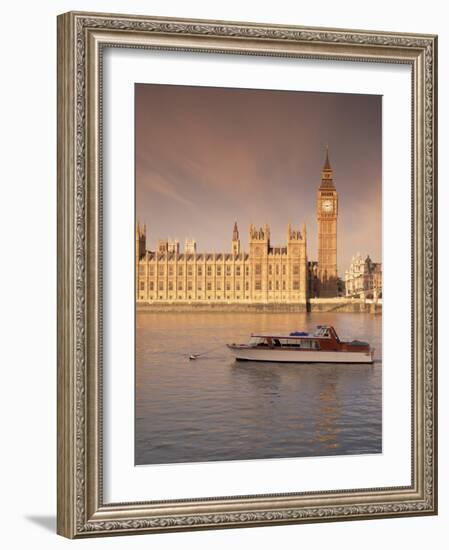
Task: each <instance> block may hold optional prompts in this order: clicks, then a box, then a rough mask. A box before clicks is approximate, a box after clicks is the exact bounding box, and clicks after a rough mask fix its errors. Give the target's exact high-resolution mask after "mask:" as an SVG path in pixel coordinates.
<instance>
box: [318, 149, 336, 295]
mask: <svg viewBox="0 0 449 550" xmlns="http://www.w3.org/2000/svg"><path fill="white" fill-rule="evenodd" d="M316 213H317V222H318V266H317V267H318V272H317V275H318V295H319V296H320V297H322V298H323V297H333V296H337V294H338V290H337V277H338V276H337V215H338V195H337V190H336V188H335V184H334V174H333V170H332V167H331V164H330V162H329V148H328V147H326V159H325V162H324V166H323V169H322V171H321V185H320V187H319V189H318V193H317V209H316Z"/></svg>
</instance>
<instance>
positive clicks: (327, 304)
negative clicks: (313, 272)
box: [136, 298, 382, 314]
mask: <svg viewBox="0 0 449 550" xmlns="http://www.w3.org/2000/svg"><path fill="white" fill-rule="evenodd" d="M136 311H137V312H138V313H140V312H145V313H164V312H165V313H167V312H169V313H175V312H181V313H195V312H201V313H204V312H217V313H223V312H236V313H245V312H247V313H306V312H311V313H328V312H332V313H334V312H335V313H336V312H340V313H375V314H380V313H382V303H381V302H372V301H362V300H352V299H346V298H313V299H311V300H309V301H308V302H307V303H301V304H273V303H270V304H237V303H221V304H217V303H208V304H206V303H205V304H198V303H188V302H176V303H174V302H165V303H164V302H157V303H147V302H138V303H137V306H136Z"/></svg>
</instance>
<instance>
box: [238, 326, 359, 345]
mask: <svg viewBox="0 0 449 550" xmlns="http://www.w3.org/2000/svg"><path fill="white" fill-rule="evenodd" d="M248 345H249V346H251V347H254V348H268V349H276V348H281V349H303V350H313V351H318V350H323V351H353V350H354V348H357V350H358V351H365V348H366V350H369V344H368V343H367V342H360V341H357V340H353V341H352V342H342V341H341V340H340V338H339V337H338V334H337V332H336V331H335V329H334V327H332V326H327V325H319V326H318V327H317V330H316V332H314V333H308V332H291V333H290V334H288V335H272V334H268V335H267V334H252V335H251V339H250V341H249V344H248Z"/></svg>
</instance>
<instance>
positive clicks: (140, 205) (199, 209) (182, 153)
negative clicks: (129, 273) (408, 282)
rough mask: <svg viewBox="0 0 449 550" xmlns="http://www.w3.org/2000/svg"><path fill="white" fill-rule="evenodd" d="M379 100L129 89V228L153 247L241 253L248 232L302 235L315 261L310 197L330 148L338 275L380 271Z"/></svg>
mask: <svg viewBox="0 0 449 550" xmlns="http://www.w3.org/2000/svg"><path fill="white" fill-rule="evenodd" d="M381 109H382V98H381V96H375V95H361V94H333V93H319V92H297V91H278V90H251V89H237V88H213V87H200V86H175V85H158V84H136V86H135V117H136V127H135V131H136V134H135V137H136V141H135V150H136V218H137V221H139V222H140V223H145V224H146V225H147V248H148V249H150V250H154V249H155V247H156V243H157V240H158V239H161V238H172V239H178V240H179V241H180V244H181V251H182V250H183V247H184V241H185V239H186V238H193V239H195V240H196V241H197V250H198V252H230V250H231V239H232V229H233V225H234V222H235V221H237V224H238V228H239V231H240V241H241V247H242V248H243V250H248V248H249V247H248V232H249V225H250V224H251V223H253V224H255V225H256V226H258V227H260V226H262V225H264V224H265V223H267V224H269V225H270V227H271V244H272V246H284V245H285V243H286V234H287V225H288V223H291V224H292V227H293V228H294V229H300V228H301V226H302V224H303V223H305V224H306V227H307V253H308V259H309V260H316V259H317V256H318V253H317V221H316V196H317V190H318V187H319V185H320V179H321V170H322V167H323V164H324V160H325V154H326V146H328V147H329V159H330V163H331V166H332V168H333V171H334V183H335V187H336V189H337V192H338V197H339V212H338V238H337V249H338V250H337V263H338V272H339V274H340V275H342V276H343V275H344V271H345V270H346V269H348V267H349V264H350V262H351V258H352V256H353V255H354V254H356V253H357V252H360V253H362V254H369V255H370V256H371V258H372V259H373V260H374V261H381V259H382V256H381V255H382V234H381V231H382V213H381V210H382V202H381V201H382V197H381V193H382V127H381V124H382V112H381Z"/></svg>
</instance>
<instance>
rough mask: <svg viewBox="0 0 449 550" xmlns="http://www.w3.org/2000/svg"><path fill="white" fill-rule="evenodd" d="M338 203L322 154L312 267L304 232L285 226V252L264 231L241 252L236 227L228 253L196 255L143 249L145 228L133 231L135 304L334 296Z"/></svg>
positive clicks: (165, 247) (169, 244) (169, 245)
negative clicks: (246, 249)
mask: <svg viewBox="0 0 449 550" xmlns="http://www.w3.org/2000/svg"><path fill="white" fill-rule="evenodd" d="M337 207H338V197H337V191H336V189H335V186H334V182H333V173H332V169H331V166H330V163H329V157H328V154H327V153H326V161H325V164H324V168H323V170H322V173H321V185H320V187H319V190H318V195H317V222H318V262H308V259H307V235H306V227H305V225H303V226H302V229H301V231H299V230H294V229H292V227H291V226H290V225H289V226H288V228H287V234H286V237H287V238H286V245H285V246H272V244H271V241H270V227H269V226H268V225H265V226H264V227H262V228H259V229H258V228H256V227H255V226H253V225H251V226H250V228H249V250H248V251H247V252H245V251H243V250H242V247H241V244H240V237H239V230H238V227H237V223H235V225H234V230H233V234H232V241H231V243H230V244H231V247H230V252H223V253H207V252H204V253H199V252H197V251H196V243H195V244H193V243H189V246H188V247H186V249H185V251H184V253H181V252H180V249H179V243H178V242H177V241H167V240H165V241H159V242H158V245H157V249H156V250H155V251H150V250H148V249H147V233H146V226H141V225H140V224H137V228H136V299H137V301H138V302H140V303H150V304H151V303H152V304H154V303H197V304H201V303H202V304H204V303H221V304H223V303H248V304H269V303H273V304H276V303H277V304H304V305H305V304H306V302H307V299H308V298H309V297H310V296H324V297H327V296H337Z"/></svg>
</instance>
